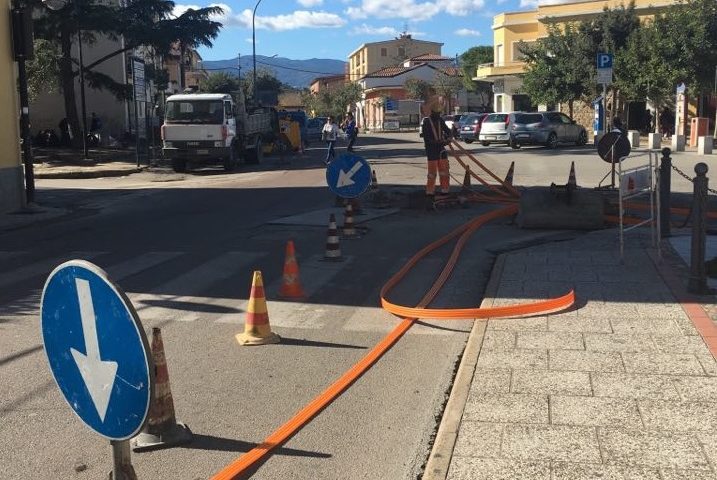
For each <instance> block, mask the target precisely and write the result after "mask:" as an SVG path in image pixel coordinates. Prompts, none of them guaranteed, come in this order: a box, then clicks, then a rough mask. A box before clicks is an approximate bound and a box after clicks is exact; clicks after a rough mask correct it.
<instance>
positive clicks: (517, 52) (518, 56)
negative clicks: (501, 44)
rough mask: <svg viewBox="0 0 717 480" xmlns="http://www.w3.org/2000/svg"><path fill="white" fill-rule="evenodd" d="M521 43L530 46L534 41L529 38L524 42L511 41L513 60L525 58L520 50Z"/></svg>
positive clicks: (518, 60) (517, 60)
mask: <svg viewBox="0 0 717 480" xmlns="http://www.w3.org/2000/svg"><path fill="white" fill-rule="evenodd" d="M521 43H522V44H523V45H525V46H531V45H533V44H534V43H535V41H534V40H531V41H528V42H525V41H518V42H513V61H515V62H521V61H523V59H524V58H525V55H524V54H523V52H521V51H520V45H521Z"/></svg>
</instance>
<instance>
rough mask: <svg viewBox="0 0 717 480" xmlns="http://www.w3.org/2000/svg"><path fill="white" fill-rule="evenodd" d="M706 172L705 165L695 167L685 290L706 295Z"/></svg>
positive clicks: (707, 186)
mask: <svg viewBox="0 0 717 480" xmlns="http://www.w3.org/2000/svg"><path fill="white" fill-rule="evenodd" d="M708 170H709V169H708V167H707V164H706V163H702V162H700V163H698V164H697V165H695V173H696V174H697V176H696V177H695V179H694V180H693V183H694V194H693V195H692V244H691V249H690V251H691V254H690V278H689V280H688V282H687V290H689V291H690V292H691V293H697V294H706V293H709V291H710V289H709V288H708V287H707V268H706V266H705V250H706V241H707V239H706V235H707V193H708V191H709V179H708V178H707V171H708Z"/></svg>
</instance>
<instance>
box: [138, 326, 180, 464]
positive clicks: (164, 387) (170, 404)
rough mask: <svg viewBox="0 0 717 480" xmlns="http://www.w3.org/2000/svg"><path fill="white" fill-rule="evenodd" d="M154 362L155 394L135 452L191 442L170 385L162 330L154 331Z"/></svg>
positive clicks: (155, 329) (156, 329) (154, 329)
mask: <svg viewBox="0 0 717 480" xmlns="http://www.w3.org/2000/svg"><path fill="white" fill-rule="evenodd" d="M152 360H153V362H154V393H153V395H152V399H151V401H150V404H149V412H148V413H147V423H146V424H145V426H144V428H143V429H142V431H141V432H140V433H139V435H137V436H136V437H134V438H133V439H132V442H131V443H132V450H134V451H135V452H143V451H147V450H156V449H159V448H167V447H172V446H174V445H181V444H184V443H188V442H190V441H191V440H192V432H191V430H189V427H187V426H186V425H184V424H183V423H177V418H176V416H175V414H174V400H173V399H172V389H171V388H170V386H169V370H167V361H166V358H165V356H164V342H162V330H161V329H159V328H156V327H155V328H153V329H152Z"/></svg>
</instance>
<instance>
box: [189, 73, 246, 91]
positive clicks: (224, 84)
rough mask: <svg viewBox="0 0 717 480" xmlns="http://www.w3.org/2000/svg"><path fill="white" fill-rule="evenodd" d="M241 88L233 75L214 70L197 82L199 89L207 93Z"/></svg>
mask: <svg viewBox="0 0 717 480" xmlns="http://www.w3.org/2000/svg"><path fill="white" fill-rule="evenodd" d="M240 88H241V82H240V81H239V78H238V77H236V76H235V75H231V74H229V73H226V72H215V73H212V74H210V75H209V77H208V78H207V79H206V80H204V81H202V82H201V83H200V84H199V89H200V90H201V91H202V92H207V93H232V92H236V91H238V90H239V89H240Z"/></svg>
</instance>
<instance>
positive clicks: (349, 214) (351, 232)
mask: <svg viewBox="0 0 717 480" xmlns="http://www.w3.org/2000/svg"><path fill="white" fill-rule="evenodd" d="M341 234H342V235H343V236H344V237H346V238H356V237H358V232H357V231H356V226H355V225H354V209H353V206H352V205H351V202H346V207H345V208H344V226H343V227H342V228H341Z"/></svg>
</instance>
